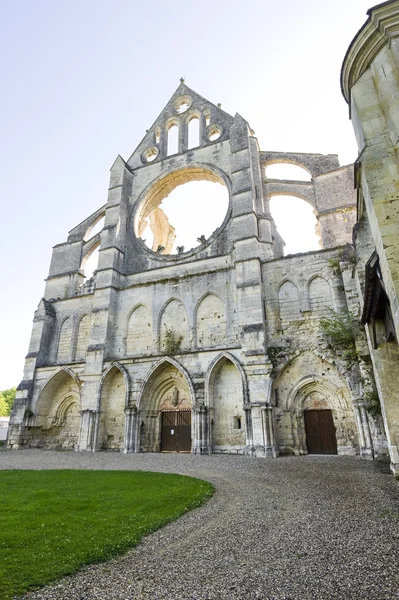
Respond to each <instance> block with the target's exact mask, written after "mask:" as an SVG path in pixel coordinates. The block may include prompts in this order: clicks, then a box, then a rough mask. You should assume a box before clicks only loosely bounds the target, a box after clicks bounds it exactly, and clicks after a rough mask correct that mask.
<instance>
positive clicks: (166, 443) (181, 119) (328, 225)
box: [8, 1, 399, 472]
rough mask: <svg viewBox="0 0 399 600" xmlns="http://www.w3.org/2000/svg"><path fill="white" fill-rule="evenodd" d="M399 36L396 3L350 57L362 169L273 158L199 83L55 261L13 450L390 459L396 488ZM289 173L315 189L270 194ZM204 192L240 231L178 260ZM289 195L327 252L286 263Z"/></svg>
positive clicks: (183, 93) (169, 112)
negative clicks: (279, 223) (168, 206)
mask: <svg viewBox="0 0 399 600" xmlns="http://www.w3.org/2000/svg"><path fill="white" fill-rule="evenodd" d="M398 36H399V2H398V1H394V2H387V3H384V4H382V5H379V6H377V7H375V8H374V9H371V10H370V11H369V17H368V20H367V21H366V23H365V25H364V26H363V28H362V29H361V30H360V31H359V32H358V34H357V36H356V37H355V39H354V40H353V42H352V43H351V46H350V47H349V49H348V52H347V55H346V57H345V60H344V64H343V68H342V77H341V82H342V90H343V94H344V96H345V98H346V100H347V101H348V103H349V104H350V116H351V119H352V122H353V126H354V129H355V133H356V136H357V140H358V144H359V158H358V160H357V161H356V163H355V165H349V166H340V165H339V162H338V159H337V156H336V155H320V154H301V153H281V152H272V151H268V150H261V149H260V148H259V145H258V142H257V139H256V137H255V136H254V132H253V131H252V129H251V127H250V126H249V124H248V122H247V121H246V120H245V119H244V118H243V117H241V116H240V115H238V114H236V115H235V116H231V115H229V114H227V113H226V112H224V111H223V110H222V108H221V107H220V105H215V104H213V103H211V102H209V101H208V100H206V99H205V98H203V97H202V96H200V95H199V94H197V93H196V92H195V91H193V90H192V89H190V88H189V87H187V85H186V84H185V82H184V80H182V81H181V83H180V85H179V87H178V88H177V90H176V92H175V93H174V94H173V96H172V98H171V99H170V101H169V102H168V104H167V105H166V106H165V108H164V109H163V111H162V112H161V114H160V115H159V117H158V118H157V119H156V121H155V122H154V124H153V125H152V127H150V129H149V130H148V131H147V133H146V135H145V137H144V139H143V140H142V141H141V142H140V144H139V145H138V147H137V148H136V150H135V151H134V152H133V154H132V155H131V157H130V158H129V159H128V160H127V161H125V160H124V159H122V158H121V157H120V156H118V157H117V159H116V160H115V162H114V164H113V166H112V168H111V178H110V185H109V192H108V201H107V203H106V204H105V206H102V207H100V208H99V209H98V211H97V212H95V213H94V214H93V215H91V216H89V217H88V218H87V219H86V220H85V221H83V222H82V223H80V224H79V225H77V226H76V227H74V228H73V229H72V230H71V231H70V232H69V236H68V238H67V240H66V241H65V242H63V243H60V244H58V245H56V246H55V247H54V249H53V256H52V260H51V266H50V272H49V275H48V278H47V280H46V289H45V293H44V297H43V299H42V300H41V301H40V304H39V306H38V309H37V311H36V313H35V316H34V322H33V331H32V337H31V343H30V348H29V352H28V354H27V356H26V364H25V371H24V379H23V381H22V382H21V384H20V386H19V388H18V393H17V400H16V403H15V406H14V410H13V413H12V418H11V423H10V430H9V435H8V446H9V447H10V448H18V447H22V446H24V445H26V446H30V447H47V448H71V449H72V448H75V449H77V450H90V451H96V450H102V449H107V450H119V451H124V452H159V451H188V452H193V453H198V454H205V453H211V452H214V453H233V454H249V455H253V456H258V457H275V456H277V455H278V454H292V455H298V454H306V453H316V454H317V453H326V454H336V453H338V454H351V455H353V454H359V455H360V456H361V457H364V458H373V457H375V456H376V455H379V454H384V453H385V454H387V453H389V455H390V460H391V467H392V470H393V471H395V472H397V470H398V469H399V457H398V453H397V444H398V442H399V402H398V396H399V387H398V371H399V369H398V364H399V363H398V357H399V353H398V346H397V339H398V333H399V308H398V287H399V247H398V231H399V230H398V220H399V197H398V192H399V184H398V181H399V162H398V139H399V106H398V105H399V87H398V76H397V73H398V67H399V38H398ZM193 125H195V126H196V127H197V131H198V137H197V139H196V141H195V142H194V143H193V140H192V139H190V136H191V135H192V134H191V130H192V126H193ZM172 131H173V132H177V133H178V147H177V148H176V151H175V152H173V153H171V147H170V137H171V133H172ZM276 163H289V164H294V165H297V166H300V167H302V168H303V169H305V171H306V172H307V173H308V174H309V181H296V180H277V179H270V178H268V177H267V172H266V169H267V167H268V166H269V165H271V164H276ZM203 180H205V181H210V182H215V183H219V184H220V185H222V186H223V187H224V188H225V190H226V191H227V193H228V198H229V200H228V209H227V212H226V216H225V218H224V220H223V222H221V223H220V226H219V227H218V228H217V229H216V230H215V231H214V232H213V233H212V234H211V235H210V236H209V237H206V236H204V235H201V236H200V237H199V238H198V245H196V246H195V247H194V248H191V249H187V250H186V249H185V248H184V247H183V246H179V247H178V248H177V253H172V249H173V246H174V242H175V230H174V227H173V226H172V224H171V223H169V221H168V218H167V217H166V215H165V212H164V211H163V209H162V201H163V200H164V199H165V198H166V197H167V196H168V194H170V192H171V191H173V190H174V189H175V188H177V187H179V186H181V185H182V184H185V183H187V182H194V181H195V182H197V181H203ZM284 194H286V195H290V196H296V197H298V198H301V199H303V200H305V201H306V202H307V203H309V204H310V205H311V207H312V208H313V210H314V214H315V215H316V218H317V230H318V235H319V237H320V246H321V247H320V249H319V250H316V251H310V252H305V253H300V254H294V255H288V256H284V253H283V249H284V242H283V240H282V238H281V236H280V235H279V232H278V231H277V229H276V226H275V223H274V221H273V218H272V215H271V212H270V204H269V203H270V199H271V198H272V197H275V196H279V195H284ZM189 204H190V197H187V210H188V211H190V207H189ZM103 218H104V226H103V228H102V230H101V231H100V232H98V233H95V234H94V235H93V234H92V230H93V227H94V226H95V225H96V224H97V223H98V222H99V221H100V220H101V219H103ZM145 231H146V232H147V234H148V231H150V233H151V235H152V238H153V239H152V244H151V247H148V246H147V245H146V243H145V242H144V240H143V238H144V237H145V235H147V234H145V235H144V232H145ZM96 249H99V261H98V267H97V269H96V270H95V272H94V275H93V277H91V278H89V279H85V275H84V268H85V265H86V262H87V260H88V258H89V257H90V255H91V254H92V253H93V252H94V251H95V250H96ZM326 319H327V320H329V322H330V325H331V324H332V325H334V326H335V327H336V328H338V330H339V331H340V332H341V334H342V332H343V334H342V335H341V338H343V339H341V338H339V336H335V338H334V335H333V334H331V332H330V334H331V335H329V333H328V331H327V332H326V327H325V320H326ZM360 323H361V325H358V326H356V325H357V324H360ZM348 331H349V334H348ZM333 333H334V332H333ZM345 336H346V337H345ZM338 338H339V339H338ZM378 402H380V405H381V416H380V415H379V414H378Z"/></svg>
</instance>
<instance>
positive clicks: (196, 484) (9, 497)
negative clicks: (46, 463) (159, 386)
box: [0, 470, 213, 600]
mask: <svg viewBox="0 0 399 600" xmlns="http://www.w3.org/2000/svg"><path fill="white" fill-rule="evenodd" d="M212 493H213V487H212V485H211V484H210V483H208V482H206V481H201V480H199V479H194V478H193V477H184V476H182V475H170V474H164V473H146V472H144V471H136V472H132V471H87V470H86V471H78V470H70V471H63V470H57V471H2V473H1V487H0V506H1V511H0V531H1V543H0V565H1V567H0V573H1V577H0V598H1V599H2V600H11V598H14V597H15V596H17V595H18V596H20V595H21V594H23V593H24V592H26V591H27V590H29V589H32V588H35V587H38V586H42V585H45V584H47V583H50V582H51V581H54V580H55V579H58V578H60V577H62V576H64V575H67V574H70V573H73V572H75V571H77V570H78V569H79V568H81V567H82V565H85V564H92V563H98V562H101V561H104V560H107V559H109V558H110V557H111V556H116V555H118V554H121V553H122V552H125V551H126V550H127V549H129V548H131V547H132V546H135V545H136V544H138V542H139V541H140V539H141V538H142V537H143V536H144V535H148V534H149V533H151V532H153V531H155V530H157V529H159V528H160V527H162V526H163V525H165V524H166V523H170V522H171V521H174V520H175V519H177V518H178V517H179V516H180V515H182V514H184V513H185V512H187V511H189V510H191V509H193V508H195V507H197V506H200V505H201V504H202V503H203V502H204V501H205V500H206V499H207V498H209V497H210V496H211V495H212Z"/></svg>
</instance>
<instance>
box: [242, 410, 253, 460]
mask: <svg viewBox="0 0 399 600" xmlns="http://www.w3.org/2000/svg"><path fill="white" fill-rule="evenodd" d="M244 412H245V431H246V435H247V443H246V448H245V453H246V454H250V455H251V456H252V454H253V453H254V452H255V448H254V440H253V433H252V412H251V405H250V404H245V405H244Z"/></svg>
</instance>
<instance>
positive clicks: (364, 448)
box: [354, 399, 374, 459]
mask: <svg viewBox="0 0 399 600" xmlns="http://www.w3.org/2000/svg"><path fill="white" fill-rule="evenodd" d="M354 409H355V415H356V424H357V429H358V434H359V447H360V456H361V458H366V459H373V458H374V451H373V443H372V440H371V434H370V425H369V419H368V415H367V411H366V407H365V404H364V402H363V401H362V400H360V399H359V400H357V401H356V402H355V403H354Z"/></svg>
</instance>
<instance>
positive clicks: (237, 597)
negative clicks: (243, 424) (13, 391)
mask: <svg viewBox="0 0 399 600" xmlns="http://www.w3.org/2000/svg"><path fill="white" fill-rule="evenodd" d="M0 469H126V470H137V469H139V470H148V471H163V472H174V473H182V474H186V475H192V476H195V477H199V478H202V479H207V480H208V481H210V482H212V483H213V484H214V486H215V488H216V492H215V495H214V497H213V498H212V499H211V500H210V501H209V502H208V503H207V504H206V505H205V506H203V507H201V508H200V509H197V510H195V511H193V512H191V513H188V514H187V515H185V516H184V517H182V518H181V519H179V520H178V521H176V522H175V523H172V524H170V525H168V526H166V527H165V528H163V529H161V530H160V531H158V532H156V533H154V534H152V535H151V536H149V537H148V538H146V539H144V540H143V542H142V543H141V544H140V545H139V546H138V547H136V548H135V549H133V550H132V551H130V552H129V553H127V554H126V555H125V556H123V557H121V558H118V559H114V560H112V561H110V562H108V563H103V564H101V565H94V566H91V567H86V568H84V569H83V570H82V571H81V572H80V573H78V574H76V575H74V576H71V577H68V578H65V579H63V580H62V581H61V582H59V583H57V584H55V585H53V586H50V587H47V588H44V589H43V590H41V591H40V592H35V593H31V594H28V595H26V596H24V598H25V599H28V598H29V599H32V600H33V599H36V600H38V599H48V600H50V599H51V600H53V599H57V600H66V599H74V600H96V599H100V598H101V599H109V600H188V599H190V600H194V599H196V600H210V599H212V600H219V599H220V600H225V599H226V600H244V599H245V600H252V599H255V598H258V599H262V600H283V599H284V600H306V599H310V598H312V599H316V598H317V599H318V600H323V599H331V598H337V599H340V600H347V599H352V598H353V599H355V598H356V599H359V600H360V599H361V600H368V599H370V600H371V599H373V600H375V599H382V598H387V599H388V598H389V599H392V598H399V568H398V564H399V483H398V482H397V481H395V479H394V478H393V477H392V476H391V475H389V473H388V469H387V467H386V465H381V464H379V463H376V462H368V461H362V460H359V459H356V458H349V457H319V456H313V457H311V456H307V457H289V458H279V459H277V460H264V459H253V458H249V457H241V456H192V455H189V454H183V455H176V454H137V455H122V454H116V453H97V454H86V453H75V452H51V451H40V450H21V451H1V452H0ZM0 477H1V475H0Z"/></svg>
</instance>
